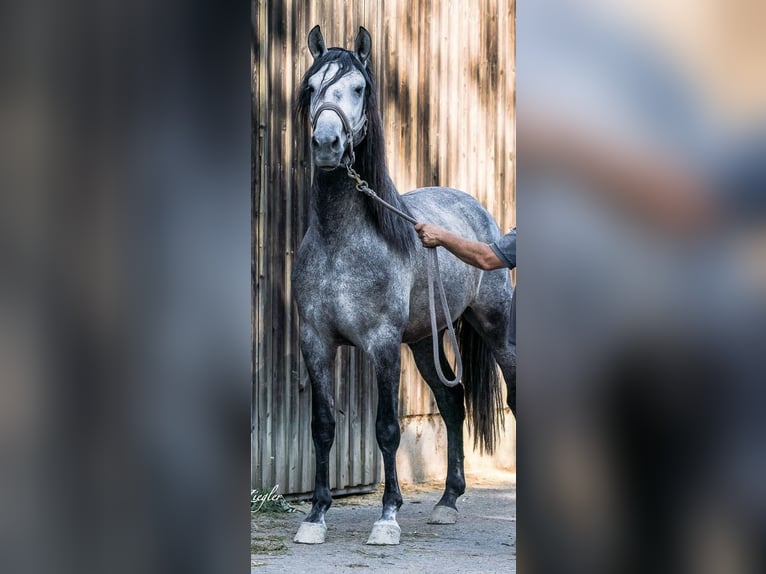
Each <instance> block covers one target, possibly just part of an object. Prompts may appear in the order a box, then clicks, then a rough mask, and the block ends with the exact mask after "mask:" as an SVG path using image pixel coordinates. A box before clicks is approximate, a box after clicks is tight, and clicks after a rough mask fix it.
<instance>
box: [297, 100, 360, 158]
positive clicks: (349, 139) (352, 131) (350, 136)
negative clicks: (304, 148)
mask: <svg viewBox="0 0 766 574" xmlns="http://www.w3.org/2000/svg"><path fill="white" fill-rule="evenodd" d="M326 110H330V111H332V112H335V113H336V114H337V115H338V117H339V118H340V122H341V123H342V124H343V131H344V132H345V133H346V150H345V153H346V154H347V155H348V159H349V161H350V163H351V165H353V164H354V148H355V147H356V146H358V145H359V144H360V143H362V140H363V139H364V138H365V136H366V135H367V114H366V113H363V114H362V119H361V120H359V123H358V124H357V125H356V126H355V127H351V122H349V121H348V117H347V116H346V112H344V111H343V110H342V109H341V108H340V106H337V105H336V104H333V103H332V102H325V103H323V104H321V105H320V106H319V107H318V108H317V109H316V110H315V111H314V117H313V119H312V120H311V131H312V132H313V131H315V130H316V127H317V121H318V120H319V116H320V115H321V114H322V112H324V111H326Z"/></svg>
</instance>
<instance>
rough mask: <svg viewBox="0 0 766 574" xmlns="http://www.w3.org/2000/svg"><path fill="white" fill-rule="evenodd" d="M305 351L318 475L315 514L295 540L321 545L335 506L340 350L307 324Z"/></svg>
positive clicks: (307, 519)
mask: <svg viewBox="0 0 766 574" xmlns="http://www.w3.org/2000/svg"><path fill="white" fill-rule="evenodd" d="M301 348H302V351H303V359H304V361H305V363H306V370H307V371H308V373H309V378H310V379H311V435H312V438H313V440H314V456H315V460H316V475H315V479H314V497H313V498H312V506H311V512H310V513H309V515H308V516H307V517H306V519H305V520H304V521H303V522H302V523H301V526H300V528H299V529H298V533H297V534H296V535H295V538H294V541H295V542H300V543H303V544H321V543H323V542H324V540H325V533H326V532H327V526H326V525H325V521H324V516H325V513H326V512H327V510H328V509H329V508H330V505H331V504H332V495H331V494H330V467H329V465H330V449H331V448H332V443H333V441H334V440H335V415H334V414H333V397H332V395H333V381H332V372H333V368H332V367H333V362H334V359H335V351H336V349H337V347H335V346H333V345H331V344H327V343H326V342H325V341H323V340H322V339H321V338H320V337H319V336H318V335H317V334H316V333H315V332H314V331H313V330H312V329H310V328H309V327H306V326H305V325H304V326H303V327H302V328H301Z"/></svg>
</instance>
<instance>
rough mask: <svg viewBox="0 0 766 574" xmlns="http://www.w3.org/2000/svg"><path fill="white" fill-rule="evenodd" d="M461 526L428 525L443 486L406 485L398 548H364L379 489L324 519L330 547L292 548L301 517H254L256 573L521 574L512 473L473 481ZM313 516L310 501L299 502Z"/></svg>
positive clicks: (461, 504)
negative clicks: (390, 573)
mask: <svg viewBox="0 0 766 574" xmlns="http://www.w3.org/2000/svg"><path fill="white" fill-rule="evenodd" d="M467 482H468V488H467V489H466V493H465V494H464V495H463V496H462V497H460V499H459V500H458V510H459V511H460V515H459V517H458V522H457V524H453V525H437V524H427V523H426V521H427V520H428V516H429V515H430V513H431V508H432V507H433V505H434V504H436V502H437V501H438V500H439V497H440V496H441V493H442V488H443V484H442V483H441V482H440V483H432V484H426V485H423V484H418V485H402V496H403V497H404V504H403V505H402V508H401V510H400V511H399V513H398V515H397V519H398V522H399V526H400V527H401V529H402V537H401V544H400V545H399V546H367V545H366V544H365V542H366V541H367V536H368V535H369V533H370V530H371V529H372V524H373V522H375V520H377V519H378V518H379V515H380V500H381V495H382V489H380V488H379V489H378V492H377V493H374V494H370V495H364V496H350V497H344V498H337V499H335V501H334V502H333V506H332V508H331V509H330V511H329V512H328V514H327V541H326V542H325V543H324V544H322V545H304V544H295V543H294V542H293V541H292V540H293V536H294V535H295V532H296V531H297V530H298V525H299V523H300V522H301V520H303V518H304V516H305V515H304V514H302V513H300V512H299V513H294V514H288V513H281V514H275V513H253V520H252V542H251V571H252V572H253V573H260V572H290V573H294V572H302V571H311V572H312V573H324V572H328V573H329V572H332V573H338V572H355V573H357V574H358V573H359V572H360V571H362V572H364V571H368V572H370V571H381V572H418V573H421V572H422V573H428V572H438V573H439V574H449V573H453V572H454V573H458V572H460V573H479V572H481V573H491V572H503V573H515V572H516V484H515V483H516V480H515V475H513V474H510V473H508V474H498V475H493V476H491V477H486V476H485V477H469V478H468V479H467ZM294 506H295V507H296V508H299V509H300V510H303V511H304V512H305V511H308V510H309V508H310V503H303V504H294Z"/></svg>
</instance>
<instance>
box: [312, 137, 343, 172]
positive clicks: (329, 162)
mask: <svg viewBox="0 0 766 574" xmlns="http://www.w3.org/2000/svg"><path fill="white" fill-rule="evenodd" d="M346 146H347V136H346V135H345V134H344V133H343V132H340V131H338V130H333V129H319V130H317V131H315V132H314V135H313V136H312V137H311V152H312V154H313V157H314V165H316V166H317V167H318V168H319V169H324V170H327V171H330V170H333V169H335V168H337V167H338V166H339V165H340V163H341V160H342V159H343V154H344V153H345V151H346Z"/></svg>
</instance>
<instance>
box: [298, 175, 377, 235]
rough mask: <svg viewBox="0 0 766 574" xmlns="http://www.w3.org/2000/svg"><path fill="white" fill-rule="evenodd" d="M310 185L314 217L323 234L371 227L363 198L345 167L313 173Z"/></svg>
mask: <svg viewBox="0 0 766 574" xmlns="http://www.w3.org/2000/svg"><path fill="white" fill-rule="evenodd" d="M316 177H317V180H316V185H315V188H314V197H313V201H312V203H313V207H314V210H313V211H314V217H315V219H316V222H317V223H318V227H319V231H320V232H321V233H322V235H325V236H328V237H330V236H335V235H338V234H344V233H346V232H349V233H358V232H359V231H361V230H362V229H364V228H366V227H369V226H374V225H375V222H374V221H373V220H372V214H371V210H370V209H369V207H368V205H367V198H366V197H365V196H364V194H362V193H361V192H360V191H357V189H356V188H355V187H354V182H353V181H352V180H351V179H350V178H349V177H348V175H347V174H346V172H345V170H343V169H336V170H335V171H332V172H330V173H319V174H317V176H316Z"/></svg>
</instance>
